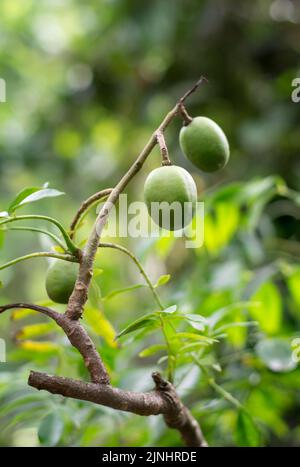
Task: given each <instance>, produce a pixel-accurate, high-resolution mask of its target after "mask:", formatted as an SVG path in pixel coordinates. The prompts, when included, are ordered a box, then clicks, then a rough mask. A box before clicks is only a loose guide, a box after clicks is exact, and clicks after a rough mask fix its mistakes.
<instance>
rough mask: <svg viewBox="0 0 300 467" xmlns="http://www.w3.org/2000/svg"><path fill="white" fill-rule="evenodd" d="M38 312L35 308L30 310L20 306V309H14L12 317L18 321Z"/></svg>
mask: <svg viewBox="0 0 300 467" xmlns="http://www.w3.org/2000/svg"><path fill="white" fill-rule="evenodd" d="M36 314H38V312H37V311H35V310H30V309H29V308H20V309H19V310H14V311H13V312H12V313H11V319H12V320H13V321H17V320H19V319H24V318H27V316H31V315H36Z"/></svg>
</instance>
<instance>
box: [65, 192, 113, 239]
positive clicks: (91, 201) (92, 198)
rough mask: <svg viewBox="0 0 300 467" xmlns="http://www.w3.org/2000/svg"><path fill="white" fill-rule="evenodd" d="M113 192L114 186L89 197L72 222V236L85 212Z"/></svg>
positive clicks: (72, 236)
mask: <svg viewBox="0 0 300 467" xmlns="http://www.w3.org/2000/svg"><path fill="white" fill-rule="evenodd" d="M111 192H112V188H106V189H105V190H101V191H98V192H97V193H95V194H94V195H92V196H90V197H89V198H87V199H86V200H85V201H83V203H82V204H81V206H80V207H79V209H78V210H77V212H76V214H75V216H74V218H73V220H72V222H71V224H70V238H71V239H73V238H74V234H75V231H76V227H77V226H78V224H79V222H80V221H81V219H82V216H83V214H84V213H85V212H86V211H87V210H88V209H89V208H90V207H91V206H92V205H94V204H95V203H96V202H97V201H101V200H104V199H105V198H106V197H107V196H108V195H110V193H111Z"/></svg>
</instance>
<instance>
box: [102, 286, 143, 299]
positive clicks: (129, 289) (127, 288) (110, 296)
mask: <svg viewBox="0 0 300 467" xmlns="http://www.w3.org/2000/svg"><path fill="white" fill-rule="evenodd" d="M142 287H147V286H146V285H145V284H135V285H131V286H129V287H124V288H123V289H117V290H113V291H112V292H110V293H108V294H107V295H105V297H103V300H110V299H111V298H113V297H116V296H117V295H120V294H122V293H125V292H130V291H131V290H136V289H140V288H142Z"/></svg>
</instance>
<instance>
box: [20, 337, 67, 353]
mask: <svg viewBox="0 0 300 467" xmlns="http://www.w3.org/2000/svg"><path fill="white" fill-rule="evenodd" d="M18 345H19V347H21V348H22V349H24V350H30V351H32V352H38V353H51V352H57V351H58V350H59V346H58V345H57V344H55V343H54V342H36V341H30V340H26V341H22V342H19V344H18Z"/></svg>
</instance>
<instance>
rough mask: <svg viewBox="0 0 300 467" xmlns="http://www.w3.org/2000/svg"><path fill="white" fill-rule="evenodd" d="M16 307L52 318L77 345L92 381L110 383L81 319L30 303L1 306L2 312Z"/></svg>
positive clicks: (74, 345)
mask: <svg viewBox="0 0 300 467" xmlns="http://www.w3.org/2000/svg"><path fill="white" fill-rule="evenodd" d="M16 308H25V309H30V310H34V311H38V312H40V313H43V314H44V315H46V316H48V317H49V318H52V319H53V320H54V321H55V322H56V324H57V325H58V326H59V327H61V328H62V330H63V331H64V332H65V334H66V336H67V337H68V339H69V341H70V343H71V344H72V345H73V347H75V348H76V349H77V350H78V351H79V353H80V354H81V355H82V358H83V360H84V363H85V366H86V367H87V369H88V371H89V373H90V376H91V381H92V382H93V383H98V384H109V376H108V373H107V371H106V368H105V366H104V364H103V362H102V359H101V357H100V355H99V354H98V352H97V349H96V347H95V345H94V343H93V341H92V339H91V338H90V336H89V335H88V333H87V332H86V330H85V329H84V327H83V326H82V325H81V324H80V323H79V321H74V320H72V319H69V318H68V317H67V316H65V315H64V314H62V313H58V312H57V311H54V310H52V309H51V308H47V307H43V306H38V305H32V304H29V303H10V304H8V305H2V306H0V313H3V312H4V311H6V310H12V309H16Z"/></svg>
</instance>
